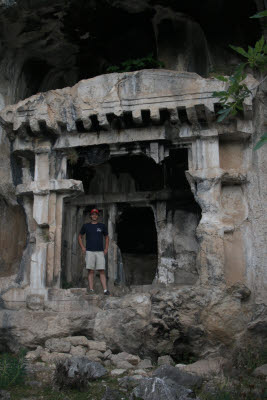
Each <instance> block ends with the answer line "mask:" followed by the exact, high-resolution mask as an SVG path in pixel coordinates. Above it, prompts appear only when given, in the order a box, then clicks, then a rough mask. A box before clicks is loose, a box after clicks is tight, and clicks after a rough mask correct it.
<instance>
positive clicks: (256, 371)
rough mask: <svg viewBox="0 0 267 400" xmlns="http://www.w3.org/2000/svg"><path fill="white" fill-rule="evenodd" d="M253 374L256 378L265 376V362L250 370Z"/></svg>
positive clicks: (266, 373)
mask: <svg viewBox="0 0 267 400" xmlns="http://www.w3.org/2000/svg"><path fill="white" fill-rule="evenodd" d="M252 375H253V376H256V377H258V378H266V377H267V364H263V365H261V366H260V367H258V368H256V369H254V371H253V372H252Z"/></svg>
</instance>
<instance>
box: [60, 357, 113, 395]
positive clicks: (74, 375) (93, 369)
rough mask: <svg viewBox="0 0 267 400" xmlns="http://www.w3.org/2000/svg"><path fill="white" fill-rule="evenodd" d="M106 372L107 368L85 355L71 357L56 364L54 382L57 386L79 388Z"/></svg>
mask: <svg viewBox="0 0 267 400" xmlns="http://www.w3.org/2000/svg"><path fill="white" fill-rule="evenodd" d="M106 374H107V370H106V369H105V368H104V367H103V366H102V365H101V364H99V363H97V362H94V361H90V360H89V359H88V358H87V357H71V358H70V359H67V360H64V361H62V362H59V363H58V364H57V368H56V371H55V382H56V384H57V385H58V386H59V387H64V386H65V387H76V388H80V387H83V386H87V385H88V382H89V381H90V380H95V379H99V378H101V377H102V376H104V375H106Z"/></svg>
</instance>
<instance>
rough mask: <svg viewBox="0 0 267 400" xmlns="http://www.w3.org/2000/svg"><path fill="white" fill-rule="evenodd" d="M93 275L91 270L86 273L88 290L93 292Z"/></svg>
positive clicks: (93, 272)
mask: <svg viewBox="0 0 267 400" xmlns="http://www.w3.org/2000/svg"><path fill="white" fill-rule="evenodd" d="M94 274H95V271H94V270H93V269H89V271H88V283H89V289H90V290H94Z"/></svg>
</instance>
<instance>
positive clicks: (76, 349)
mask: <svg viewBox="0 0 267 400" xmlns="http://www.w3.org/2000/svg"><path fill="white" fill-rule="evenodd" d="M86 350H87V349H85V348H84V347H82V346H71V349H70V354H71V355H73V356H77V357H81V356H85V353H86Z"/></svg>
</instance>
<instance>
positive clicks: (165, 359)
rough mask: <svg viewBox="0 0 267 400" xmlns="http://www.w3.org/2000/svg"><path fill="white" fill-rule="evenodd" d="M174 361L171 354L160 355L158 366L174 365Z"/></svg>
mask: <svg viewBox="0 0 267 400" xmlns="http://www.w3.org/2000/svg"><path fill="white" fill-rule="evenodd" d="M174 364H175V363H174V361H173V359H172V358H171V356H161V357H159V358H158V366H160V365H174Z"/></svg>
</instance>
